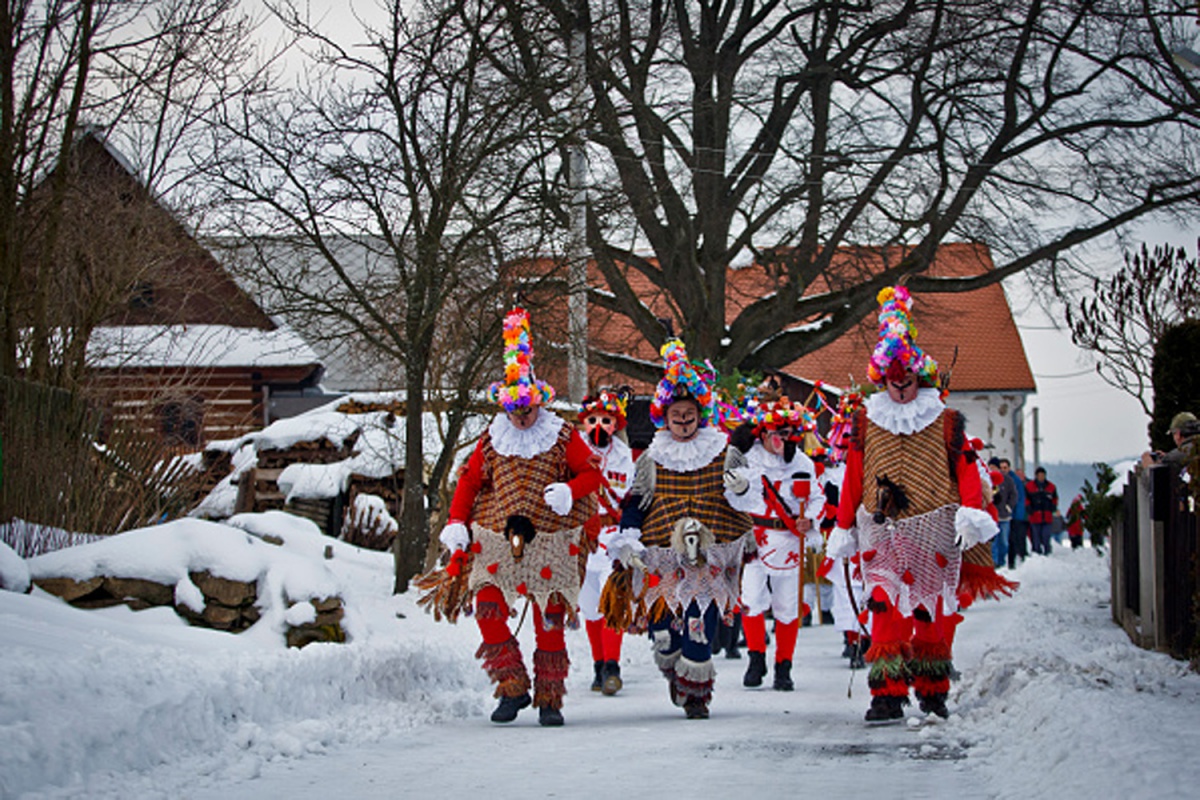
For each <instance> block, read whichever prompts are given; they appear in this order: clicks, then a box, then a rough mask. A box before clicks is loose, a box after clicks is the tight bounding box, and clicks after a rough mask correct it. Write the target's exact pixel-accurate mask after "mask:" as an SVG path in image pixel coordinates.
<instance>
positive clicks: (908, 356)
mask: <svg viewBox="0 0 1200 800" xmlns="http://www.w3.org/2000/svg"><path fill="white" fill-rule="evenodd" d="M876 299H877V300H878V301H879V306H880V308H879V341H878V342H877V343H876V344H875V350H874V352H872V353H871V361H870V363H869V364H868V365H867V379H868V380H870V381H871V383H873V384H875V385H876V386H883V384H884V382H885V381H886V379H887V378H892V379H893V380H897V379H899V378H900V377H901V376H902V375H903V373H904V371H905V370H910V371H911V372H912V373H913V374H914V375H916V376H917V383H918V384H919V385H920V386H925V387H934V386H937V385H938V365H937V362H936V361H934V360H933V359H932V358H930V357H929V355H927V354H926V353H925V351H924V350H922V349H921V348H919V347H917V326H916V325H914V324H913V322H912V315H911V312H910V310H909V307H910V306H911V305H912V295H910V294H909V293H908V289H906V288H904V287H903V286H889V287H887V288H885V289H882V290H880V292H879V295H878V296H877V297H876Z"/></svg>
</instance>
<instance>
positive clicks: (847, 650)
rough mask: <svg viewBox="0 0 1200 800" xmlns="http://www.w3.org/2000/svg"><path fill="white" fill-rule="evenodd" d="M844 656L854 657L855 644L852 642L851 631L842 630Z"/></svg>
mask: <svg viewBox="0 0 1200 800" xmlns="http://www.w3.org/2000/svg"><path fill="white" fill-rule="evenodd" d="M842 645H843V647H842V658H854V645H853V644H851V643H850V631H842Z"/></svg>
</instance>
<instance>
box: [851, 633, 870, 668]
mask: <svg viewBox="0 0 1200 800" xmlns="http://www.w3.org/2000/svg"><path fill="white" fill-rule="evenodd" d="M870 649H871V637H870V636H866V635H862V634H860V635H859V637H858V644H856V645H854V652H852V653H851V654H850V669H866V668H867V662H866V661H865V660H863V656H865V655H866V654H867V651H868V650H870Z"/></svg>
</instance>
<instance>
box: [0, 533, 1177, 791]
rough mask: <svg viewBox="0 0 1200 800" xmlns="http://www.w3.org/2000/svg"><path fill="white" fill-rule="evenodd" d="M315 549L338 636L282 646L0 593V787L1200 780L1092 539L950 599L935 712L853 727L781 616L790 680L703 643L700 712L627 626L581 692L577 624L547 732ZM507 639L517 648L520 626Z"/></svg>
mask: <svg viewBox="0 0 1200 800" xmlns="http://www.w3.org/2000/svg"><path fill="white" fill-rule="evenodd" d="M330 563H332V564H334V565H345V566H344V567H342V568H344V569H346V570H347V572H346V573H345V574H344V575H343V577H344V578H345V580H346V581H347V584H348V586H350V587H352V588H353V592H351V596H350V597H349V598H348V603H354V604H355V605H356V606H357V608H358V612H357V615H358V616H357V619H356V620H348V622H350V621H352V622H353V623H354V630H355V631H356V635H355V638H354V641H353V642H351V643H350V644H347V645H312V646H310V647H308V648H305V649H304V650H302V651H295V650H286V649H284V648H282V647H281V646H279V645H278V644H277V643H274V642H268V641H267V639H266V637H258V638H257V639H255V638H253V637H249V638H246V636H247V635H245V634H243V637H242V638H235V637H230V636H228V635H224V634H217V633H214V632H211V631H202V630H198V629H193V628H187V627H186V626H184V625H183V624H182V623H179V622H178V621H177V620H175V619H172V618H170V617H172V616H173V615H170V612H165V611H161V610H160V611H159V612H142V613H141V614H140V615H135V614H133V613H132V612H127V611H125V610H124V609H114V610H109V611H106V612H84V611H77V610H75V609H71V608H69V607H66V606H64V605H63V604H61V603H60V602H58V601H57V600H54V599H53V598H49V597H47V596H46V595H44V594H41V593H40V592H39V593H35V594H34V595H32V596H24V595H14V594H11V593H6V592H0V641H3V642H4V643H5V647H4V655H3V662H4V668H3V670H0V797H3V798H10V797H12V798H18V797H19V798H59V797H88V798H93V797H122V798H124V797H138V798H151V797H171V798H179V797H185V798H193V799H194V800H237V799H238V798H252V797H253V798H263V797H269V798H289V797H297V798H306V797H331V796H333V797H350V798H358V797H362V798H373V797H379V798H383V797H388V798H393V797H414V798H415V797H422V798H423V797H454V798H458V797H473V798H479V799H480V800H503V799H504V798H543V797H570V798H592V797H595V798H600V797H603V798H614V797H615V798H627V797H628V798H632V797H645V796H650V795H652V794H653V795H661V794H663V793H676V794H679V793H682V794H686V795H688V796H706V797H708V796H711V797H730V796H732V797H738V796H741V795H744V796H747V797H750V796H754V795H758V794H760V793H762V792H771V793H772V796H774V795H775V794H776V793H779V792H784V793H788V794H792V793H794V794H795V795H797V796H805V795H812V796H822V795H824V796H836V797H841V796H876V795H883V796H905V797H954V798H1032V797H1056V798H1057V797H1084V796H1089V797H1123V798H1124V797H1135V798H1140V797H1146V798H1151V797H1153V798H1163V797H1192V796H1195V795H1194V787H1195V786H1196V785H1200V760H1198V759H1196V758H1195V754H1196V753H1197V752H1200V725H1197V724H1196V721H1195V720H1196V714H1197V712H1198V711H1200V676H1197V675H1196V674H1194V673H1191V672H1189V671H1188V670H1187V665H1186V664H1183V663H1181V662H1176V661H1173V660H1171V659H1170V658H1168V657H1166V656H1164V655H1161V654H1157V653H1150V652H1146V651H1142V650H1139V649H1137V648H1135V647H1133V646H1132V645H1130V644H1129V642H1128V639H1127V638H1126V637H1125V635H1124V633H1123V632H1122V631H1120V630H1119V629H1118V628H1116V627H1115V626H1114V625H1113V624H1112V622H1111V620H1110V614H1109V610H1108V585H1107V560H1106V559H1102V558H1097V557H1096V555H1095V553H1094V552H1093V551H1091V550H1086V549H1085V550H1082V551H1078V552H1073V553H1072V552H1068V551H1063V550H1058V551H1056V553H1055V554H1054V555H1053V556H1052V557H1051V558H1049V559H1038V560H1037V561H1030V562H1027V563H1026V564H1024V565H1022V566H1020V567H1019V568H1018V569H1017V570H1016V571H1015V574H1014V577H1016V578H1017V579H1018V580H1020V581H1021V582H1022V588H1021V590H1020V591H1019V592H1018V594H1017V596H1016V597H1014V598H1012V599H1009V600H1006V601H1004V602H1002V603H982V604H979V605H977V606H975V607H974V608H972V609H970V610H969V611H968V612H967V614H966V617H967V619H966V621H965V622H964V624H963V625H962V626H961V627H960V629H959V636H958V640H957V646H956V664H957V666H958V668H959V669H960V670H961V672H962V675H963V677H962V680H961V681H959V682H958V683H957V684H955V686H954V688H953V690H952V694H951V703H950V707H951V711H952V716H951V718H950V719H949V720H948V721H946V722H943V723H940V724H936V725H927V726H925V727H923V728H920V729H918V730H909V729H907V727H905V726H893V727H886V728H867V727H865V726H864V725H863V723H862V715H863V712H864V711H865V709H866V707H867V705H868V703H869V697H868V693H867V689H866V675H865V673H864V672H861V671H860V672H858V673H856V675H855V677H854V683H853V697H852V698H847V696H846V695H847V687H848V684H849V681H850V677H851V674H850V671H849V669H848V668H847V666H846V662H845V661H844V660H843V659H841V657H840V651H841V640H840V636H839V634H838V633H837V632H836V631H834V630H833V628H832V627H817V628H807V629H803V630H802V631H801V635H800V641H799V645H798V650H797V656H796V667H795V671H794V675H795V678H796V691H795V692H792V693H780V692H774V691H772V690H770V689H759V690H746V689H743V688H742V686H741V675H742V671H743V670H744V669H745V663H746V662H745V660H744V659H743V660H728V659H725V658H724V657H720V658H718V661H717V668H718V676H717V687H716V692H715V697H714V701H713V704H712V717H711V719H709V720H707V721H688V720H685V719H684V718H683V712H682V711H681V710H680V709H677V708H675V707H673V706H671V705H670V703H669V701H668V699H667V692H666V689H665V684H664V682H663V680H662V679H661V678H660V677H658V676H657V674H656V673H655V670H654V669H653V666H652V663H651V660H650V653H649V648H648V644H647V642H646V641H645V640H644V639H641V638H627V640H626V643H625V653H624V659H623V672H624V677H625V688H624V689H623V690H622V691H621V693H620V694H618V695H617V696H615V697H605V696H602V695H599V694H596V693H592V692H590V691H589V690H588V684H589V683H590V677H591V663H590V659H589V657H588V653H587V646H586V639H585V637H584V634H583V632H582V631H572V632H570V633H569V635H568V646H569V647H570V650H571V653H572V656H573V658H574V660H575V663H574V664H573V666H572V672H571V677H570V679H569V683H568V688H569V694H568V696H567V698H566V704H565V706H564V709H563V711H564V715H565V716H566V720H567V722H566V725H565V726H564V727H563V728H559V729H544V728H541V727H539V726H538V724H537V715H536V713H535V712H534V711H533V710H526V711H524V712H522V714H521V716H520V717H519V718H518V720H517V722H516V723H514V724H512V725H509V726H498V725H494V724H492V723H490V722H489V721H488V720H487V714H488V713H489V712H490V711H491V708H492V706H493V703H494V701H493V700H492V699H491V696H490V688H489V687H488V685H487V683H486V680H485V678H484V676H483V673H482V672H481V671H480V670H479V668H478V664H477V663H476V662H475V661H474V659H473V658H472V656H473V653H474V651H475V648H476V646H477V644H478V641H477V632H476V630H475V626H474V623H473V622H472V621H471V620H463V621H462V623H460V624H459V625H456V626H451V625H448V624H446V623H435V622H434V621H433V620H432V618H430V617H428V616H426V615H425V614H424V613H422V612H421V611H419V610H418V609H416V608H415V605H414V601H413V600H414V599H413V598H412V597H411V596H405V597H398V598H397V597H391V596H389V595H388V594H387V589H386V587H387V586H388V585H389V581H390V578H388V576H387V572H386V567H385V565H384V562H382V561H381V562H380V564H379V567H375V566H373V562H372V560H371V558H370V557H368V556H365V555H364V556H363V557H361V558H358V559H357V560H353V559H349V558H347V559H343V558H342V556H341V555H339V557H338V558H337V559H334V561H333V562H330ZM377 573H378V574H377ZM398 613H399V614H403V615H404V616H403V617H402V618H399V617H397V614H398ZM147 614H151V615H152V616H145V615H147ZM153 615H157V616H153ZM520 638H521V639H522V642H523V646H524V647H525V648H526V653H527V655H528V653H529V648H531V646H532V643H531V631H530V630H529V623H528V621H527V623H526V626H525V629H523V630H522V631H521V636H520ZM768 682H769V679H768Z"/></svg>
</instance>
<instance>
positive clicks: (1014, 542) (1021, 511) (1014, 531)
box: [1000, 458, 1029, 569]
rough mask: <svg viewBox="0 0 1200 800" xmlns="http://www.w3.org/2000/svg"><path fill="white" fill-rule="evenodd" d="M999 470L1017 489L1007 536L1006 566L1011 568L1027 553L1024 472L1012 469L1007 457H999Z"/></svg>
mask: <svg viewBox="0 0 1200 800" xmlns="http://www.w3.org/2000/svg"><path fill="white" fill-rule="evenodd" d="M1000 470H1001V471H1002V472H1004V473H1006V474H1007V475H1008V477H1009V478H1011V479H1012V482H1013V488H1015V489H1016V490H1017V501H1016V502H1015V503H1013V510H1012V526H1011V527H1010V528H1009V536H1008V568H1009V569H1013V568H1015V567H1016V565H1017V561H1016V560H1017V558H1020V559H1021V561H1024V560H1025V557H1026V556H1028V555H1029V547H1028V545H1027V538H1026V537H1027V535H1028V531H1029V513H1028V511H1027V509H1026V502H1025V473H1024V472H1023V471H1022V470H1019V469H1012V465H1011V464H1010V463H1009V461H1008V459H1007V458H1002V459H1000Z"/></svg>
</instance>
